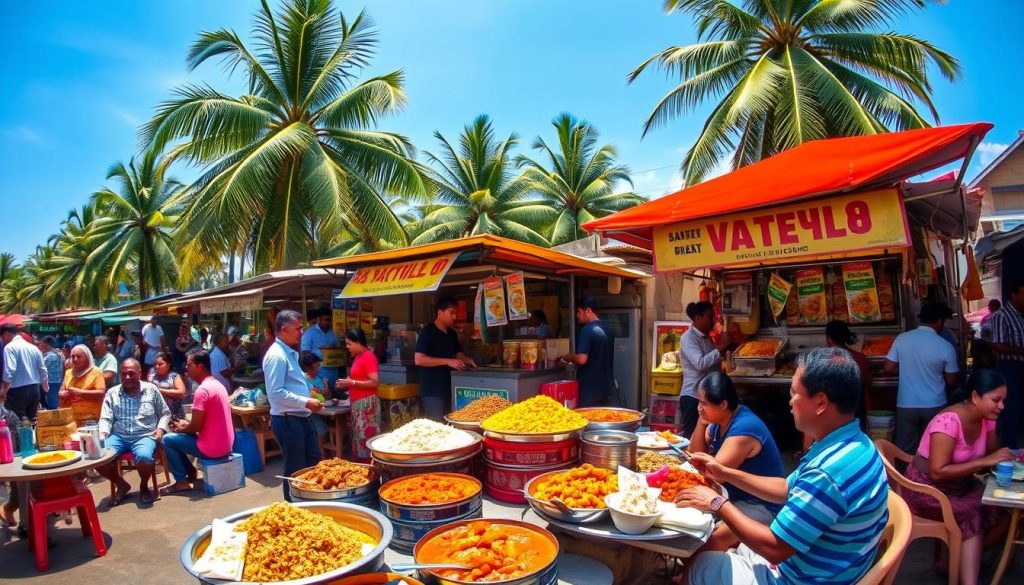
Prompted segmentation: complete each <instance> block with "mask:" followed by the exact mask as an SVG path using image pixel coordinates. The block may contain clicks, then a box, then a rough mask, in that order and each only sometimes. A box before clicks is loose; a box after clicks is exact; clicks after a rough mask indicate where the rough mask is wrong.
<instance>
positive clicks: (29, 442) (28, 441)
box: [18, 418, 36, 459]
mask: <svg viewBox="0 0 1024 585" xmlns="http://www.w3.org/2000/svg"><path fill="white" fill-rule="evenodd" d="M18 439H19V442H20V443H21V458H22V459H24V458H25V457H28V456H29V455H32V454H34V453H35V452H36V431H35V429H33V428H32V423H31V422H29V420H28V419H27V418H22V419H21V428H20V429H18Z"/></svg>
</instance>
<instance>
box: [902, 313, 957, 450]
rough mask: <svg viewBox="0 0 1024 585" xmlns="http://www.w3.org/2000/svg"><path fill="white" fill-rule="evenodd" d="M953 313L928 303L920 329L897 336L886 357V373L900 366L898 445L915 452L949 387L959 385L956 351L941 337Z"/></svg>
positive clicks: (940, 407)
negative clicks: (944, 326)
mask: <svg viewBox="0 0 1024 585" xmlns="http://www.w3.org/2000/svg"><path fill="white" fill-rule="evenodd" d="M951 314H952V311H951V310H950V308H949V307H947V306H945V305H943V304H941V303H926V304H925V305H924V306H923V307H921V314H920V315H919V316H918V320H919V321H920V325H919V326H918V328H917V329H914V330H913V331H907V332H905V333H901V334H900V335H899V336H897V337H896V341H894V342H893V344H892V348H891V349H890V350H889V354H888V355H886V356H885V373H886V374H889V375H892V374H895V373H896V370H897V366H898V367H899V376H900V378H899V390H898V391H897V393H896V445H897V446H898V447H899V448H900V449H902V450H903V451H904V452H906V453H910V454H911V455H913V454H914V453H917V447H918V443H919V442H920V441H921V435H922V434H923V433H924V429H925V427H926V426H928V423H929V422H931V420H932V418H934V417H935V415H936V414H938V413H939V411H941V410H942V409H943V408H945V407H946V403H947V402H948V398H947V396H946V388H947V387H948V386H953V385H955V384H956V381H957V374H958V373H959V372H960V367H959V366H958V365H957V357H956V350H955V349H953V346H952V345H950V344H949V342H947V341H946V340H945V339H943V338H942V337H940V336H939V330H940V329H942V325H943V323H945V321H946V318H947V317H948V316H949V315H951Z"/></svg>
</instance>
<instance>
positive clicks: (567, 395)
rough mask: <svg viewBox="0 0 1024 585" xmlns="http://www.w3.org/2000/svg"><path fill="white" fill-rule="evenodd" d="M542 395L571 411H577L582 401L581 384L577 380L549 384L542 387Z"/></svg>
mask: <svg viewBox="0 0 1024 585" xmlns="http://www.w3.org/2000/svg"><path fill="white" fill-rule="evenodd" d="M540 393H541V394H543V395H545V396H550V397H551V398H552V399H553V400H554V401H555V402H557V403H559V404H561V405H562V406H564V407H566V408H568V409H569V410H575V408H576V406H577V405H578V404H579V401H580V384H579V382H577V381H576V380H561V381H558V382H548V383H547V384H541V385H540Z"/></svg>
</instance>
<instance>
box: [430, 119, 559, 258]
mask: <svg viewBox="0 0 1024 585" xmlns="http://www.w3.org/2000/svg"><path fill="white" fill-rule="evenodd" d="M434 137H435V138H437V140H438V141H439V142H440V143H441V153H440V155H435V154H432V153H429V152H428V153H427V158H428V160H429V161H430V162H431V163H433V164H434V165H435V166H436V167H437V168H436V169H435V170H433V171H432V172H431V179H432V181H433V183H434V185H435V195H434V197H435V199H434V201H433V205H434V207H432V210H431V211H430V212H429V213H428V214H427V215H426V216H425V217H424V218H423V220H422V221H421V222H419V225H418V226H417V227H416V231H417V232H418V234H419V235H417V236H416V238H415V239H414V240H413V243H414V244H420V243H427V242H437V241H441V240H450V239H455V238H461V237H466V236H475V235H480V234H494V235H500V236H504V237H507V238H512V239H516V240H521V241H524V242H529V243H531V244H537V245H540V246H547V245H550V243H549V242H548V241H547V239H546V238H545V237H544V236H543V235H542V234H541V232H542V231H543V226H545V225H548V224H550V222H551V221H553V220H554V218H555V216H556V212H555V210H554V209H552V208H551V207H549V206H547V205H546V204H543V203H540V202H538V201H537V200H535V199H531V198H530V183H529V181H526V180H525V179H524V178H523V177H522V176H521V175H520V176H513V168H512V163H513V159H512V154H511V149H512V147H513V146H515V145H516V144H517V143H518V142H519V140H518V138H516V135H515V134H511V135H509V137H508V138H506V139H505V140H504V141H501V142H499V141H498V140H496V139H495V136H494V130H493V128H492V127H491V122H490V120H489V119H488V117H487V116H478V117H477V118H476V119H475V120H473V122H472V123H471V124H469V125H468V126H466V127H465V129H464V130H463V132H462V134H461V135H460V136H459V148H458V149H456V148H455V147H453V146H452V144H451V143H450V142H449V141H448V140H447V139H445V137H444V136H442V135H441V133H440V132H434Z"/></svg>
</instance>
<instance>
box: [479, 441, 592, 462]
mask: <svg viewBox="0 0 1024 585" xmlns="http://www.w3.org/2000/svg"><path fill="white" fill-rule="evenodd" d="M579 457H580V440H579V438H578V437H577V438H573V439H566V440H565V441H557V442H554V443H515V442H512V441H499V440H498V439H492V438H490V437H487V436H485V437H484V459H486V460H487V461H490V462H493V463H497V464H499V465H557V464H560V463H568V462H570V461H576V460H577V459H579Z"/></svg>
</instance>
